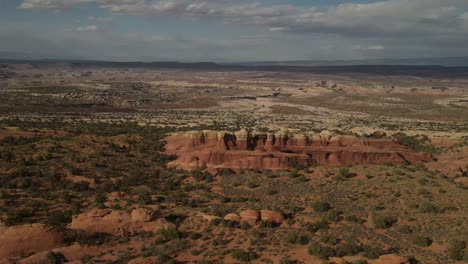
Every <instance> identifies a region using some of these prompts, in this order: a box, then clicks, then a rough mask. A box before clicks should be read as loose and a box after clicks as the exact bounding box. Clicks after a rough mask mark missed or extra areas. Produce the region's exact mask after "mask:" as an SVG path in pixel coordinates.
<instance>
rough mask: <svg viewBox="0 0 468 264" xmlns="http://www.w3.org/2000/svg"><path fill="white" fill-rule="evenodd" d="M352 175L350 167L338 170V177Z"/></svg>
mask: <svg viewBox="0 0 468 264" xmlns="http://www.w3.org/2000/svg"><path fill="white" fill-rule="evenodd" d="M350 175H351V173H350V172H349V169H348V168H345V167H343V168H340V169H339V170H338V175H337V176H338V177H339V178H342V179H346V178H349V176H350Z"/></svg>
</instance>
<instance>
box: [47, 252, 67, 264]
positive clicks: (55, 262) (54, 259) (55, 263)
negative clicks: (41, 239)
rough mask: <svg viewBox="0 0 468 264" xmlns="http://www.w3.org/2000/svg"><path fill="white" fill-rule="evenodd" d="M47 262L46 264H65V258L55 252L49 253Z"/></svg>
mask: <svg viewBox="0 0 468 264" xmlns="http://www.w3.org/2000/svg"><path fill="white" fill-rule="evenodd" d="M46 258H47V261H46V263H47V264H63V263H65V256H64V255H63V254H62V253H60V252H59V253H56V252H53V251H49V253H47V256H46Z"/></svg>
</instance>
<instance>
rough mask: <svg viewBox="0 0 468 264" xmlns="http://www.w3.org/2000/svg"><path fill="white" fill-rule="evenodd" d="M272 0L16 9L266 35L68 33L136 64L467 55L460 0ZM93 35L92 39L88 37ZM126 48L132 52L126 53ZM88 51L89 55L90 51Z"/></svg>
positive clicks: (101, 0)
mask: <svg viewBox="0 0 468 264" xmlns="http://www.w3.org/2000/svg"><path fill="white" fill-rule="evenodd" d="M0 1H1V0H0ZM271 2H273V1H270V0H257V1H255V0H254V1H248V0H23V2H22V3H21V4H20V5H19V8H21V9H43V10H50V11H57V10H58V11H61V10H67V9H73V8H79V6H80V5H84V4H87V5H91V6H94V7H95V8H100V9H103V10H104V11H109V12H110V14H111V15H110V16H109V19H114V20H118V19H119V17H120V15H125V16H145V17H157V18H160V17H171V18H174V17H175V18H179V19H186V20H189V21H204V22H206V21H208V22H213V23H217V24H219V23H222V24H233V25H237V26H239V25H241V26H244V27H246V28H248V29H251V28H252V27H255V32H257V33H256V34H258V30H262V29H263V30H264V31H263V33H262V34H264V35H265V36H262V37H258V38H255V37H252V36H250V37H245V38H240V37H238V36H236V37H232V38H226V39H219V38H222V37H221V36H219V37H218V36H216V34H212V35H206V36H204V37H205V38H202V37H200V38H193V37H190V35H191V34H188V35H189V36H180V35H155V36H149V35H148V32H146V33H147V34H143V33H141V34H139V33H137V32H138V29H137V28H136V27H135V28H133V29H132V30H133V31H135V32H134V34H133V37H132V34H129V35H118V33H114V35H113V36H111V35H107V34H111V33H112V32H110V31H111V29H112V25H109V26H107V27H106V32H105V33H106V34H76V33H75V34H76V35H86V37H89V38H87V39H83V40H79V41H80V42H79V43H83V42H84V41H87V42H92V43H91V44H89V45H90V46H92V47H95V48H96V50H99V52H98V53H96V54H98V55H102V54H106V56H110V57H118V56H121V54H134V55H135V56H137V57H138V56H141V58H144V57H145V56H147V57H148V58H155V57H154V56H155V55H154V54H164V55H165V56H166V55H167V56H168V58H174V59H177V58H180V59H186V58H193V59H197V58H201V59H217V58H227V59H239V60H242V59H248V60H251V59H266V60H270V59H298V58H299V59H308V58H311V59H336V58H339V59H359V58H367V57H375V56H382V57H418V56H420V57H431V56H457V55H464V54H465V55H466V54H468V46H466V44H465V43H468V1H467V0H444V1H441V0H374V1H373V2H368V3H352V0H348V1H347V2H348V3H343V4H336V5H329V6H326V7H324V6H313V4H310V5H309V6H302V5H301V6H299V5H295V4H292V3H293V1H289V3H290V4H285V5H279V4H271ZM274 2H279V1H274ZM284 2H288V1H284ZM310 2H313V1H310ZM333 2H335V1H333ZM117 15H119V16H117ZM82 21H83V20H82ZM87 21H88V23H90V24H96V25H101V23H102V22H105V21H107V18H98V17H90V18H88V19H87ZM83 23H84V22H83ZM203 24H204V23H203ZM129 25H130V24H129ZM135 25H136V24H135ZM201 25H202V24H201ZM80 28H81V30H79V29H80ZM75 31H80V32H89V31H100V32H103V33H104V31H102V29H99V27H97V26H96V28H91V27H90V26H80V27H79V28H76V29H75ZM107 31H109V32H107ZM247 32H248V31H247ZM92 35H96V36H93V37H94V38H91V36H92ZM98 35H99V36H98ZM135 36H138V37H135ZM0 37H1V36H0ZM68 38H70V37H68ZM2 41H3V38H2ZM77 43H78V40H77ZM117 43H125V45H124V44H122V45H117ZM1 44H2V43H0V46H1ZM83 45H84V44H83ZM86 45H88V44H86ZM106 45H107V48H106ZM127 49H132V52H128V50H127ZM87 52H91V49H89V50H88V51H87Z"/></svg>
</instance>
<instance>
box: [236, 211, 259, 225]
mask: <svg viewBox="0 0 468 264" xmlns="http://www.w3.org/2000/svg"><path fill="white" fill-rule="evenodd" d="M239 215H240V217H241V219H242V221H244V222H247V223H248V224H249V225H251V226H253V225H255V223H256V222H257V220H258V219H259V216H260V214H259V212H258V211H256V210H252V209H248V210H245V211H242V212H240V214H239Z"/></svg>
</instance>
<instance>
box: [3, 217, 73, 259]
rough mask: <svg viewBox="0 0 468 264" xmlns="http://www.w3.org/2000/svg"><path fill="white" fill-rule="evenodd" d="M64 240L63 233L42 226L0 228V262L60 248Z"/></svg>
mask: <svg viewBox="0 0 468 264" xmlns="http://www.w3.org/2000/svg"><path fill="white" fill-rule="evenodd" d="M64 240H65V239H64V234H63V232H61V231H58V230H56V229H54V228H52V227H48V226H46V225H43V224H31V225H20V226H12V227H8V228H6V227H0V262H1V260H2V259H3V258H11V257H17V256H20V255H22V254H23V255H29V254H33V253H38V252H41V251H45V250H51V249H54V248H56V247H60V246H62V245H63V244H64Z"/></svg>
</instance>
